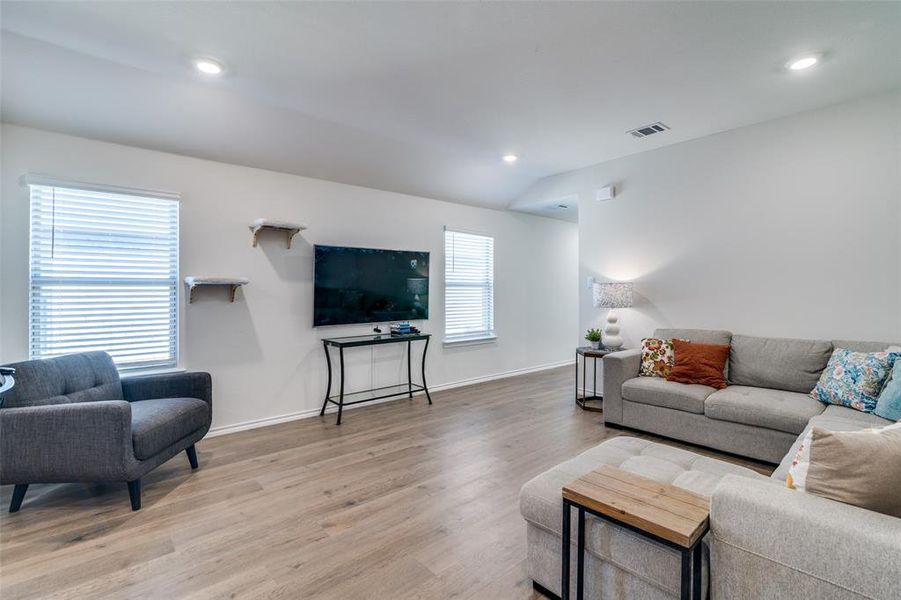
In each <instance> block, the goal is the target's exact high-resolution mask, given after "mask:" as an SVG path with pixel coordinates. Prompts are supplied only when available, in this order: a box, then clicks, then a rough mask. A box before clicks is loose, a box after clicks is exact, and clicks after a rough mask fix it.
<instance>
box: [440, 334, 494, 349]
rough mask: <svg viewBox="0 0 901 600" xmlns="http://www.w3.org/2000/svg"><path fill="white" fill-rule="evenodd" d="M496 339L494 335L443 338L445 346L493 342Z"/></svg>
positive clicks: (476, 344) (477, 344)
mask: <svg viewBox="0 0 901 600" xmlns="http://www.w3.org/2000/svg"><path fill="white" fill-rule="evenodd" d="M496 341H497V336H496V335H480V336H473V337H467V338H457V339H451V340H444V347H445V348H456V347H459V346H479V345H482V344H493V343H494V342H496Z"/></svg>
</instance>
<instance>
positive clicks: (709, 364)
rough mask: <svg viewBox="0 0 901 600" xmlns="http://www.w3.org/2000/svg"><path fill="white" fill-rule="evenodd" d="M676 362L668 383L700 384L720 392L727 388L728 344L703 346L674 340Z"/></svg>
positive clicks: (697, 343)
mask: <svg viewBox="0 0 901 600" xmlns="http://www.w3.org/2000/svg"><path fill="white" fill-rule="evenodd" d="M673 350H674V351H675V356H676V360H675V362H674V363H673V368H672V370H671V371H670V374H669V375H667V377H666V380H667V381H675V382H677V383H699V384H701V385H709V386H710V387H714V388H716V389H718V390H721V389H723V388H724V387H726V361H727V360H729V345H728V344H722V345H721V344H702V343H700V342H686V341H684V340H673Z"/></svg>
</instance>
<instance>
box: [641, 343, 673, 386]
mask: <svg viewBox="0 0 901 600" xmlns="http://www.w3.org/2000/svg"><path fill="white" fill-rule="evenodd" d="M675 362H676V353H675V351H674V350H673V340H661V339H659V338H645V339H643V340H641V369H640V370H639V371H638V375H639V376H640V377H664V378H665V377H666V376H668V375H669V374H670V371H672V370H673V365H674V364H675Z"/></svg>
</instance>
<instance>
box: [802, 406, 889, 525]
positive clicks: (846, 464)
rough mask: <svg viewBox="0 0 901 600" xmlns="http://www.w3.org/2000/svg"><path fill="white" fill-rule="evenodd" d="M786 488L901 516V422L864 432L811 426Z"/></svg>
mask: <svg viewBox="0 0 901 600" xmlns="http://www.w3.org/2000/svg"><path fill="white" fill-rule="evenodd" d="M861 457H866V460H864V461H861V460H860V459H861ZM786 484H787V485H788V487H789V488H792V489H796V490H800V491H803V492H808V493H811V494H816V495H818V496H822V497H824V498H829V499H830V500H837V501H839V502H844V503H846V504H851V505H853V506H859V507H861V508H866V509H867V510H873V511H876V512H880V513H883V514H886V515H891V516H893V517H899V518H901V423H895V424H893V425H889V426H887V427H880V428H878V429H864V430H860V431H829V430H828V429H822V428H820V427H817V426H813V427H811V429H810V431H808V432H807V434H805V436H804V438H803V440H802V442H801V445H800V447H799V449H798V453H797V455H796V456H795V458H794V459H793V461H792V466H791V467H790V468H789V473H788V476H787V477H786Z"/></svg>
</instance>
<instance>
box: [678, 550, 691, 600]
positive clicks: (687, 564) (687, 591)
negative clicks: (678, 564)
mask: <svg viewBox="0 0 901 600" xmlns="http://www.w3.org/2000/svg"><path fill="white" fill-rule="evenodd" d="M681 581H682V591H681V593H680V594H679V597H680V598H681V599H682V600H690V599H691V550H688V549H686V550H682V578H681Z"/></svg>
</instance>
